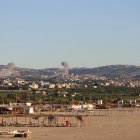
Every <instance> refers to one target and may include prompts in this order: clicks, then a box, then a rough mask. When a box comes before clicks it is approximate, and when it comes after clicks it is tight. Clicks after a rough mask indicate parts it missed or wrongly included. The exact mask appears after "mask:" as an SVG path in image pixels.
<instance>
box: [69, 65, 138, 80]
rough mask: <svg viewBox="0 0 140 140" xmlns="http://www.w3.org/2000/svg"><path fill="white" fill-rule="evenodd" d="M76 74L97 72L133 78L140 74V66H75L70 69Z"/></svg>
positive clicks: (108, 75) (97, 73)
mask: <svg viewBox="0 0 140 140" xmlns="http://www.w3.org/2000/svg"><path fill="white" fill-rule="evenodd" d="M70 72H71V73H74V74H95V75H99V76H106V77H111V78H115V77H118V78H132V77H136V76H137V75H140V67H139V66H133V65H109V66H102V67H97V68H75V69H71V70H70Z"/></svg>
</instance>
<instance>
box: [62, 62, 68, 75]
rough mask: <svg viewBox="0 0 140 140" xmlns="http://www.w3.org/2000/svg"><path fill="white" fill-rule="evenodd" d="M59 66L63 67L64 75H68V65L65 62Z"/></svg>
mask: <svg viewBox="0 0 140 140" xmlns="http://www.w3.org/2000/svg"><path fill="white" fill-rule="evenodd" d="M61 65H62V66H63V67H64V74H68V68H69V64H68V62H66V61H62V62H61Z"/></svg>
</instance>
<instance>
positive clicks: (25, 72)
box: [0, 65, 140, 79]
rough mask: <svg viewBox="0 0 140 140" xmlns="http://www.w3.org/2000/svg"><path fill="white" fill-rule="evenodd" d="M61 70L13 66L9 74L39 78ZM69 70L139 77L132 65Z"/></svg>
mask: <svg viewBox="0 0 140 140" xmlns="http://www.w3.org/2000/svg"><path fill="white" fill-rule="evenodd" d="M5 67H6V66H5V65H0V72H1V71H3V69H5ZM61 72H62V69H59V68H48V69H28V68H17V67H15V69H14V70H13V71H12V73H11V76H17V77H22V78H25V77H38V78H39V77H41V76H42V75H55V74H58V73H61ZM69 72H70V73H73V74H94V75H98V76H105V77H108V78H138V79H139V78H140V67H139V66H134V65H109V66H102V67H97V68H71V69H70V70H69Z"/></svg>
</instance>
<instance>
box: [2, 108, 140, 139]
mask: <svg viewBox="0 0 140 140" xmlns="http://www.w3.org/2000/svg"><path fill="white" fill-rule="evenodd" d="M7 129H8V130H9V129H10V130H14V129H18V130H20V129H21V130H27V129H28V128H20V127H19V128H12V127H10V128H8V127H0V130H7ZM29 129H30V131H32V138H30V139H33V140H46V139H47V140H58V139H59V140H139V139H140V112H139V111H135V112H134V113H133V114H129V115H127V114H126V115H124V116H100V117H99V116H93V117H92V120H91V125H88V124H86V126H85V127H38V128H36V127H31V128H29ZM7 139H9V138H2V140H7ZM10 139H14V140H15V138H10ZM16 139H23V138H16Z"/></svg>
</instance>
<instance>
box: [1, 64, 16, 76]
mask: <svg viewBox="0 0 140 140" xmlns="http://www.w3.org/2000/svg"><path fill="white" fill-rule="evenodd" d="M14 69H15V64H14V63H8V64H7V65H6V66H5V67H4V68H3V69H2V70H0V77H6V76H10V75H11V74H13V73H14Z"/></svg>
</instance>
